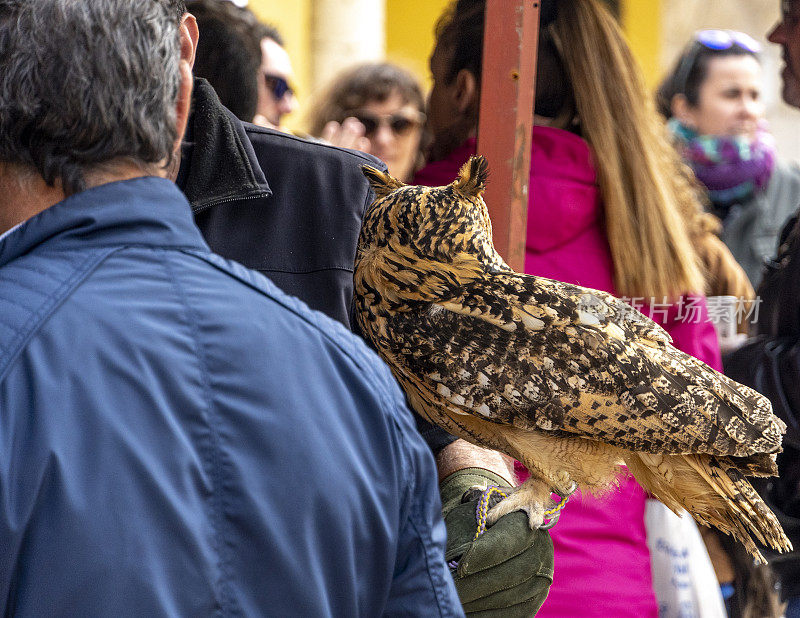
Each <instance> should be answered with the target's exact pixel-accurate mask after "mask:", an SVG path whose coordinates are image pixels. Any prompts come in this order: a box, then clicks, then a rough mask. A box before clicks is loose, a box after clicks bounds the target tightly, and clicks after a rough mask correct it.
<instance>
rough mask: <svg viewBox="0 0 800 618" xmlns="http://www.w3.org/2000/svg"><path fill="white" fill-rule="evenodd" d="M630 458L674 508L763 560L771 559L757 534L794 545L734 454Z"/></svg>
mask: <svg viewBox="0 0 800 618" xmlns="http://www.w3.org/2000/svg"><path fill="white" fill-rule="evenodd" d="M625 463H626V464H627V466H628V469H629V470H630V471H631V473H632V474H633V475H634V476H635V477H636V480H637V481H639V484H640V485H641V486H642V487H644V488H645V489H646V490H647V491H649V492H650V493H651V494H652V495H653V496H655V497H656V498H658V499H659V500H660V501H661V502H663V503H664V504H665V505H666V506H667V507H669V508H670V509H671V510H672V511H674V512H676V513H679V512H680V511H681V510H682V509H686V510H687V511H688V512H689V513H691V515H692V517H694V518H695V520H697V521H698V522H700V523H702V524H705V525H707V526H714V527H716V528H718V529H720V530H721V531H722V532H724V533H725V534H730V535H732V536H733V537H734V538H735V539H737V540H738V541H740V542H741V543H742V545H744V547H745V549H747V551H748V552H750V554H751V555H752V556H753V557H754V558H755V559H756V560H757V561H759V562H761V563H762V564H763V563H766V560H765V559H764V556H762V555H761V552H760V551H759V550H758V548H757V547H756V544H755V543H754V541H753V537H755V539H757V540H758V541H759V542H760V543H761V544H762V545H769V546H770V547H773V548H774V549H775V550H777V551H779V552H787V551H791V549H792V544H791V542H790V541H789V539H788V538H787V537H786V535H785V534H784V532H783V529H782V528H781V525H780V523H778V520H777V519H776V517H775V515H774V514H773V513H772V511H770V510H769V507H767V505H766V504H764V501H763V500H762V499H761V497H760V496H759V495H758V493H757V492H756V490H755V489H753V486H752V485H750V483H749V482H748V481H747V479H745V477H744V476H743V475H742V473H741V472H740V470H739V469H738V468H737V467H736V464H734V462H733V461H732V460H730V459H729V458H716V457H712V456H710V455H654V454H649V453H630V454H629V455H628V456H626V457H625ZM751 535H752V536H751Z"/></svg>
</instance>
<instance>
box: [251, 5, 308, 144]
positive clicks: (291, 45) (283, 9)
mask: <svg viewBox="0 0 800 618" xmlns="http://www.w3.org/2000/svg"><path fill="white" fill-rule="evenodd" d="M311 2H312V0H291V1H287V0H250V2H249V4H248V5H247V7H248V8H249V9H252V11H253V12H254V13H255V14H256V15H258V17H259V18H260V19H261V20H262V21H264V22H266V23H269V24H272V25H274V26H275V27H277V28H278V30H279V31H280V33H281V35H283V38H284V40H285V41H286V51H287V52H288V53H289V57H290V58H291V59H292V67H293V68H294V73H295V84H294V85H295V87H296V88H297V95H298V99H299V100H300V104H301V110H300V111H301V112H302V103H303V101H304V100H306V98H307V96H308V93H309V91H310V90H311ZM300 115H301V114H300V113H299V112H294V113H292V114H291V115H290V116H289V117H287V119H286V125H287V126H288V127H290V128H295V127H297V126H298V124H299V121H300Z"/></svg>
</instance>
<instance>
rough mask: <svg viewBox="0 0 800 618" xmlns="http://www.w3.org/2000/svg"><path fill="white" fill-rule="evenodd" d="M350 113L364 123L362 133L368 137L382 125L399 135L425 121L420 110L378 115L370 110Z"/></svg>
mask: <svg viewBox="0 0 800 618" xmlns="http://www.w3.org/2000/svg"><path fill="white" fill-rule="evenodd" d="M350 115H351V116H352V117H353V118H355V119H356V120H358V121H359V122H360V123H361V124H363V125H364V135H365V136H366V137H368V138H371V137H372V136H373V135H375V133H376V132H377V130H378V129H379V128H380V127H381V126H383V125H386V126H388V127H389V129H391V131H392V133H394V134H395V135H397V136H401V135H405V134H407V133H408V132H409V131H411V129H414V128H416V127H418V126H420V125H421V124H422V123H423V122H425V114H423V113H422V112H416V113H407V112H406V113H402V112H396V113H394V114H383V115H378V114H373V113H372V112H366V111H357V112H353V113H352V114H350Z"/></svg>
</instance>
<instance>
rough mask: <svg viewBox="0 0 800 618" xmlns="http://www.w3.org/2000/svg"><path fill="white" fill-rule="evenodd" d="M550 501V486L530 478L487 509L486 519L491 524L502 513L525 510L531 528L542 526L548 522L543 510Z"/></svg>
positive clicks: (548, 505) (547, 506)
mask: <svg viewBox="0 0 800 618" xmlns="http://www.w3.org/2000/svg"><path fill="white" fill-rule="evenodd" d="M552 503H553V501H552V500H551V499H550V487H549V486H548V485H545V484H544V483H542V482H541V481H539V480H536V479H533V478H530V479H528V480H527V481H525V482H524V483H523V484H522V485H520V486H519V487H517V488H516V489H515V490H514V492H513V493H512V494H511V495H510V496H508V498H505V499H503V500H502V501H500V502H499V503H498V504H496V505H495V506H494V507H493V508H492V510H490V511H489V515H488V518H487V521H488V523H489V525H492V524H493V523H495V522H496V521H497V520H498V519H500V518H501V517H502V516H503V515H507V514H508V513H512V512H514V511H525V513H526V514H527V515H528V525H529V526H530V528H531V530H533V529H535V528H542V527H543V526H546V525H547V523H549V522H547V521H546V520H547V516H546V514H545V510H546V509H547V508H550V505H552Z"/></svg>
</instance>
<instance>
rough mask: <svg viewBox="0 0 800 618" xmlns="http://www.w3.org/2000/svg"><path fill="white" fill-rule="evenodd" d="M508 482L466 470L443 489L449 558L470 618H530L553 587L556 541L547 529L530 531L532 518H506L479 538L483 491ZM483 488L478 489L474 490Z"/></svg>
mask: <svg viewBox="0 0 800 618" xmlns="http://www.w3.org/2000/svg"><path fill="white" fill-rule="evenodd" d="M505 484H506V481H505V480H504V479H503V478H502V477H500V476H498V475H496V474H494V473H493V472H490V471H489V470H484V469H483V468H465V469H463V470H459V471H457V472H454V473H453V474H451V475H449V476H448V477H446V478H445V479H444V480H443V481H442V482H441V484H440V485H439V490H440V492H441V497H442V515H443V517H444V521H445V525H446V526H447V546H446V549H445V560H446V561H447V562H448V564H449V565H450V572H451V573H452V575H453V579H454V580H455V584H456V590H457V591H458V596H459V598H460V599H461V603H462V605H463V607H464V612H465V613H466V614H467V615H468V616H474V617H476V618H478V617H479V618H495V617H496V618H516V617H520V618H522V617H525V618H530V617H531V616H533V615H535V614H536V612H537V611H539V608H540V607H541V606H542V603H544V600H545V599H546V598H547V592H548V590H549V589H550V584H552V583H553V542H552V541H551V540H550V534H549V533H548V532H547V531H546V530H531V529H530V528H529V527H528V516H527V515H526V514H525V513H523V512H521V511H516V512H513V513H509V514H507V515H504V516H503V517H501V518H500V519H499V520H497V522H495V524H494V525H493V526H491V527H488V528H486V530H485V532H483V533H482V534H481V535H480V536H479V537H478V538H477V539H475V534H476V532H477V530H478V520H477V517H476V510H477V506H478V500H479V499H480V496H481V493H482V490H483V489H485V488H486V487H487V486H491V485H496V486H499V487H500V489H501V490H505V491H508V490H510V489H511V488H510V487H502V486H503V485H505ZM475 487H479V488H480V490H479V491H470V490H473V489H474V488H475Z"/></svg>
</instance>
